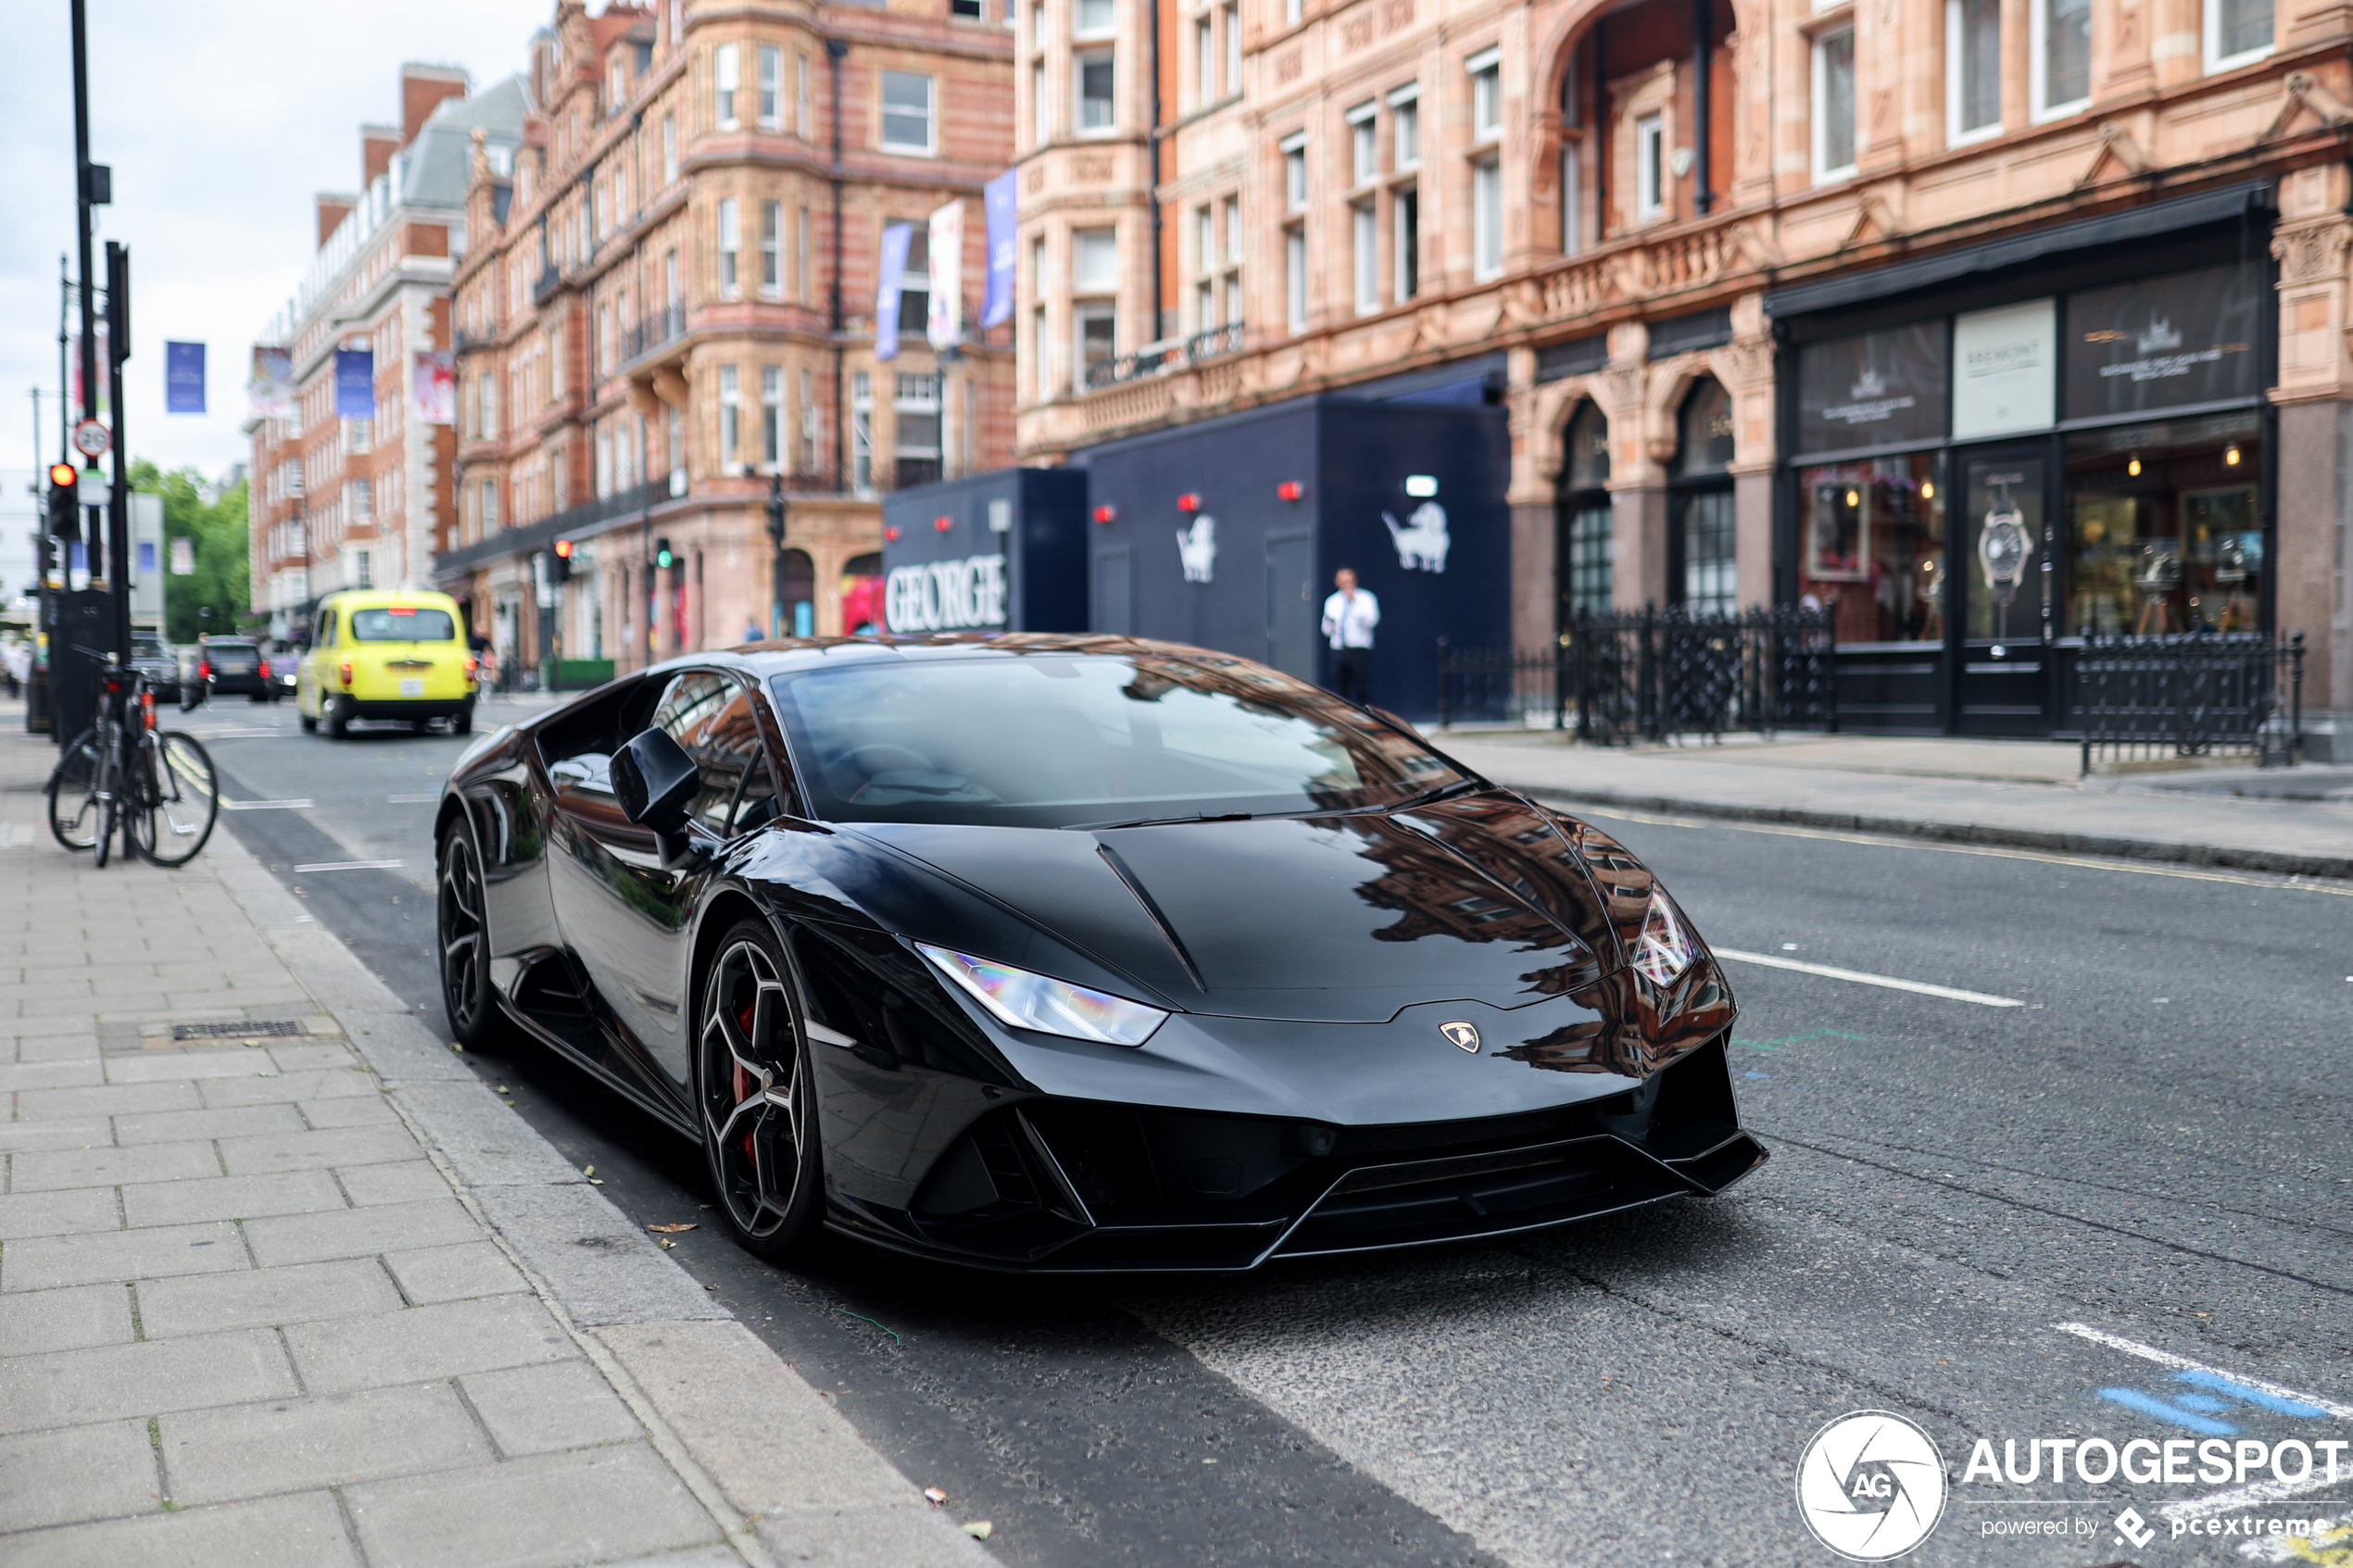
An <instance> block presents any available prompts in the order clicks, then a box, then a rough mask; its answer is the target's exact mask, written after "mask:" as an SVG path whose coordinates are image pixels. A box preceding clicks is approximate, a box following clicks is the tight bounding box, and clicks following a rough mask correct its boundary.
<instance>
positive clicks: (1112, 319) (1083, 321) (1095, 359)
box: [1071, 299, 1119, 392]
mask: <svg viewBox="0 0 2353 1568" xmlns="http://www.w3.org/2000/svg"><path fill="white" fill-rule="evenodd" d="M1071 340H1072V345H1073V347H1074V348H1075V349H1076V354H1075V355H1074V358H1075V359H1076V366H1075V369H1076V372H1077V373H1076V382H1077V386H1078V390H1079V391H1081V392H1084V391H1086V390H1087V389H1088V387H1090V386H1101V385H1104V384H1106V383H1108V382H1109V381H1110V379H1111V364H1112V361H1113V360H1114V358H1118V355H1119V307H1118V306H1117V305H1115V304H1114V303H1113V302H1112V301H1110V300H1108V299H1094V300H1087V301H1084V302H1082V303H1081V304H1079V305H1076V306H1075V307H1072V309H1071Z"/></svg>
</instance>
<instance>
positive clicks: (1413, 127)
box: [1389, 87, 1422, 171]
mask: <svg viewBox="0 0 2353 1568" xmlns="http://www.w3.org/2000/svg"><path fill="white" fill-rule="evenodd" d="M1389 131H1390V141H1391V142H1392V143H1393V144H1394V151H1395V167H1396V168H1397V169H1399V170H1400V171H1403V170H1404V169H1419V168H1420V167H1421V163H1422V103H1421V89H1420V88H1419V87H1400V88H1399V89H1398V90H1397V91H1396V92H1394V93H1391V94H1390V95H1389Z"/></svg>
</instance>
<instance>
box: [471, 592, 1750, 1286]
mask: <svg viewBox="0 0 2353 1568" xmlns="http://www.w3.org/2000/svg"><path fill="white" fill-rule="evenodd" d="M435 834H436V838H437V849H438V855H439V860H438V865H439V900H438V903H439V908H438V936H439V941H440V948H441V976H442V986H443V993H444V1000H445V1002H446V1004H447V1009H448V1012H449V1019H450V1022H451V1025H452V1027H453V1028H454V1030H455V1031H456V1034H457V1035H458V1038H459V1039H460V1040H461V1041H463V1042H465V1043H466V1044H467V1045H469V1046H479V1045H483V1044H486V1043H488V1042H489V1040H490V1039H491V1037H492V1036H493V1035H495V1034H496V1032H497V1030H498V1029H500V1028H501V1027H504V1026H505V1021H507V1020H511V1021H512V1022H514V1023H516V1024H520V1025H521V1026H522V1028H523V1029H525V1030H527V1031H528V1032H529V1033H530V1034H531V1035H534V1036H535V1037H536V1038H537V1039H539V1040H540V1041H542V1042H544V1043H545V1044H547V1046H550V1047H554V1048H555V1049H556V1050H557V1051H559V1052H560V1053H562V1054H563V1055H565V1056H567V1057H569V1058H571V1059H572V1060H575V1061H577V1062H578V1063H580V1064H581V1065H583V1066H585V1067H586V1068H587V1069H589V1070H590V1071H591V1072H592V1073H596V1074H598V1076H599V1077H600V1078H601V1079H602V1080H603V1081H604V1082H605V1083H606V1084H608V1085H610V1086H611V1087H612V1088H614V1089H617V1090H618V1091H620V1092H621V1093H622V1094H623V1095H625V1096H627V1097H628V1098H631V1099H633V1100H635V1102H636V1103H637V1104H638V1105H640V1106H642V1107H644V1108H645V1109H646V1110H648V1111H650V1112H651V1113H652V1114H653V1115H654V1116H656V1117H658V1118H659V1119H661V1121H663V1122H666V1123H670V1124H671V1125H672V1126H673V1127H674V1128H675V1129H676V1130H677V1131H678V1132H679V1133H681V1134H683V1135H686V1136H687V1137H689V1138H693V1139H695V1140H697V1141H698V1142H699V1143H700V1144H701V1145H702V1148H703V1149H704V1151H705V1153H706V1156H707V1158H708V1160H709V1163H710V1169H711V1181H712V1184H713V1185H714V1186H715V1188H716V1189H717V1192H718V1195H719V1198H720V1207H721V1209H722V1210H723V1211H724V1213H725V1214H726V1216H727V1220H728V1222H729V1223H730V1225H731V1226H732V1228H733V1230H734V1232H735V1234H736V1237H737V1238H738V1239H739V1240H740V1241H741V1242H742V1243H743V1245H744V1246H746V1247H747V1248H750V1249H751V1250H752V1251H754V1252H757V1253H761V1254H763V1255H786V1254H789V1253H791V1252H793V1251H794V1250H795V1249H797V1248H803V1247H805V1245H806V1244H807V1243H808V1242H809V1241H810V1239H811V1238H812V1236H814V1235H815V1234H816V1232H817V1231H818V1230H819V1229H820V1228H821V1227H831V1228H833V1229H834V1230H837V1231H840V1232H843V1233H846V1234H849V1235H850V1236H859V1237H862V1238H864V1239H865V1240H867V1241H870V1242H873V1243H875V1244H876V1245H879V1246H883V1247H887V1248H897V1249H900V1250H901V1251H906V1252H912V1253H918V1254H922V1255H925V1256H928V1257H933V1258H938V1259H945V1260H952V1261H961V1262H965V1263H971V1264H977V1265H981V1266H985V1267H992V1268H1000V1269H1018V1270H1032V1271H1078V1270H1087V1271H1113V1270H1168V1269H1196V1270H1232V1269H1248V1268H1252V1267H1254V1266H1256V1265H1257V1264H1259V1263H1262V1262H1264V1261H1266V1260H1267V1259H1269V1258H1296V1257H1309V1256H1315V1255H1317V1254H1324V1253H1335V1252H1349V1251H1356V1250H1361V1249H1367V1248H1389V1247H1401V1246H1410V1245H1415V1244H1419V1243H1428V1242H1438V1241H1446V1240H1453V1239H1457V1238H1463V1237H1475V1236H1498V1235H1502V1234H1504V1233H1507V1232H1512V1231H1519V1230H1526V1229H1530V1228H1533V1227H1536V1226H1541V1225H1551V1224H1557V1223H1561V1222H1564V1221H1567V1220H1575V1219H1582V1218H1586V1217H1590V1216H1592V1215H1596V1214H1603V1213H1607V1212H1610V1211H1612V1210H1619V1209H1624V1208H1627V1207H1629V1206H1631V1205H1634V1204H1639V1203H1647V1202H1651V1201H1653V1200H1655V1199H1658V1198H1670V1197H1674V1196H1677V1195H1679V1194H1700V1195H1706V1194H1713V1193H1718V1192H1721V1191H1722V1190H1723V1189H1724V1188H1725V1187H1727V1186H1729V1185H1731V1184H1732V1183H1733V1182H1735V1181H1737V1180H1738V1179H1740V1177H1742V1176H1743V1175H1745V1174H1746V1173H1748V1172H1750V1171H1752V1170H1754V1169H1755V1167H1756V1166H1757V1165H1758V1164H1759V1163H1761V1162H1762V1161H1763V1160H1764V1159H1765V1157H1766V1151H1765V1149H1764V1148H1763V1147H1762V1146H1760V1145H1759V1144H1758V1143H1757V1142H1756V1140H1755V1138H1753V1137H1751V1136H1750V1135H1748V1134H1746V1133H1744V1132H1743V1131H1741V1129H1740V1127H1739V1124H1738V1115H1737V1112H1736V1110H1735V1109H1734V1105H1733V1098H1732V1089H1731V1082H1730V1073H1729V1071H1728V1068H1727V1065H1726V1056H1725V1050H1726V1043H1727V1039H1728V1036H1729V1035H1730V1031H1731V1025H1732V1017H1733V1005H1732V994H1731V990H1730V987H1729V986H1728V985H1726V984H1725V981H1724V976H1723V974H1722V973H1721V972H1720V971H1719V970H1718V968H1717V964H1716V960H1715V959H1714V957H1713V956H1712V955H1711V954H1710V953H1709V952H1708V950H1707V948H1706V947H1705V945H1704V944H1702V943H1701V941H1700V939H1699V938H1698V936H1697V935H1695V934H1694V933H1693V932H1692V928H1691V926H1690V924H1689V922H1687V921H1686V920H1685V919H1684V917H1683V915H1682V912H1681V911H1680V909H1678V908H1677V907H1676V905H1675V902H1674V900H1673V899H1671V898H1670V897H1667V893H1666V891H1665V890H1664V889H1663V888H1661V887H1660V886H1659V885H1658V883H1657V881H1656V879H1655V878H1654V877H1653V876H1652V874H1651V873H1650V872H1649V871H1648V870H1647V869H1646V868H1645V867H1644V866H1643V865H1642V862H1641V861H1640V860H1639V859H1636V858H1635V857H1634V856H1632V855H1631V854H1629V853H1628V852H1627V850H1626V849H1625V848H1624V847H1622V846H1620V845H1618V844H1617V843H1616V842H1615V841H1613V840H1612V839H1610V838H1609V837H1607V836H1606V835H1604V834H1601V833H1599V832H1597V831H1595V830H1594V829H1593V828H1592V827H1591V826H1589V825H1587V824H1586V823H1584V822H1579V821H1578V820H1576V819H1575V818H1573V817H1568V816H1564V815H1562V814H1560V813H1558V812H1555V811H1553V810H1549V809H1545V808H1544V807H1541V806H1539V805H1536V804H1534V803H1533V802H1531V801H1529V800H1528V799H1526V798H1524V797H1521V796H1519V795H1516V794H1514V793H1512V792H1511V791H1509V790H1506V789H1500V788H1497V787H1495V786H1494V785H1492V784H1489V783H1488V782H1487V781H1485V780H1484V779H1481V778H1479V777H1478V776H1477V775H1476V774H1474V773H1472V772H1471V771H1468V770H1467V769H1466V768H1464V767H1462V766H1461V765H1460V764H1458V763H1456V762H1453V761H1452V760H1450V759H1448V758H1446V757H1445V756H1444V755H1443V754H1441V753H1440V752H1438V751H1436V750H1434V749H1432V748H1431V747H1430V746H1429V745H1428V743H1427V742H1426V741H1424V740H1423V739H1422V738H1421V736H1419V735H1418V734H1416V733H1415V731H1414V730H1413V729H1412V727H1411V726H1409V725H1407V724H1406V723H1404V722H1403V721H1400V720H1396V719H1394V718H1391V717H1390V716H1389V715H1386V714H1383V713H1381V712H1379V711H1378V710H1373V709H1363V708H1359V707H1356V706H1354V705H1353V704H1350V703H1346V702H1343V701H1341V700H1340V699H1339V698H1337V697H1334V696H1331V695H1329V694H1328V693H1326V692H1323V691H1320V690H1318V689H1316V688H1315V687H1314V686H1311V685H1308V684H1304V683H1302V682H1301V681H1298V680H1295V679H1293V678H1292V677H1290V676H1289V675H1285V674H1283V673H1281V672H1279V671H1275V670H1271V669H1269V668H1267V667H1265V666H1264V665H1260V664H1255V663H1252V661H1250V660H1248V659H1238V658H1235V657H1233V656H1231V655H1227V654H1220V653H1211V652H1207V651H1204V650H1202V649H1199V648H1191V647H1183V646H1175V645H1172V644H1165V643H1152V642H1142V641H1137V640H1133V639H1129V638H1124V637H1112V636H1091V635H1069V636H1046V635H1013V636H996V637H987V638H925V639H912V638H908V639H894V638H882V639H875V638H855V639H852V638H837V639H824V638H818V639H802V640H794V641H785V642H774V643H763V644H754V645H751V646H747V647H743V648H738V649H736V650H733V651H731V652H724V653H711V654H696V655H690V656H686V657H683V658H679V659H673V660H671V661H670V662H668V663H665V664H661V665H659V666H657V667H655V668H654V669H652V670H650V671H645V672H643V673H641V674H636V675H631V676H627V677H624V678H623V679H621V680H619V681H616V682H613V683H612V684H609V685H606V686H604V687H601V688H600V689H598V690H597V691H594V692H590V693H588V694H586V695H585V696H581V697H579V698H577V699H575V700H573V701H572V702H570V703H567V704H565V705H564V706H562V707H560V708H558V709H553V710H551V711H549V712H548V713H547V714H545V715H544V716H542V717H539V718H537V719H535V720H533V721H530V722H528V723H523V724H518V725H514V726H511V727H510V728H507V729H504V730H500V731H498V732H497V733H496V734H489V735H485V736H484V737H483V738H482V739H481V740H479V741H477V742H476V743H475V744H474V746H472V748H471V749H469V750H468V751H467V752H466V754H465V755H464V757H463V758H462V759H460V760H459V764H458V766H457V767H456V768H455V769H454V770H453V771H452V772H451V775H450V779H449V782H448V784H447V787H446V789H445V791H444V793H443V797H442V800H441V804H440V808H439V812H438V818H437V824H436V828H435Z"/></svg>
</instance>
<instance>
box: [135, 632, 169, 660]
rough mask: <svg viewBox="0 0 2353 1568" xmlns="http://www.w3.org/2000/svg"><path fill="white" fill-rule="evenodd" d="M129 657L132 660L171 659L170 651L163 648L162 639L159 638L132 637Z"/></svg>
mask: <svg viewBox="0 0 2353 1568" xmlns="http://www.w3.org/2000/svg"><path fill="white" fill-rule="evenodd" d="M131 657H132V658H133V659H170V657H171V650H170V648H168V647H166V646H163V639H162V638H160V637H133V638H132V639H131Z"/></svg>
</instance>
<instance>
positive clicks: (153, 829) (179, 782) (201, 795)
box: [130, 730, 220, 866]
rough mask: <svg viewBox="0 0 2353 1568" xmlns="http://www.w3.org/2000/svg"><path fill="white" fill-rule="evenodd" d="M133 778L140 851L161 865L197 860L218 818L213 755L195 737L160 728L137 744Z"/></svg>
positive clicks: (133, 818)
mask: <svg viewBox="0 0 2353 1568" xmlns="http://www.w3.org/2000/svg"><path fill="white" fill-rule="evenodd" d="M133 777H134V778H135V780H136V781H137V782H136V785H135V787H136V788H137V790H138V793H139V798H138V800H137V801H136V802H135V803H134V804H132V808H131V824H130V825H131V840H132V844H134V845H135V846H137V847H138V850H139V853H140V854H141V855H143V856H145V858H146V859H150V860H152V861H154V862H155V863H156V864H157V865H158V866H184V865H186V864H187V863H188V862H189V861H191V860H193V859H195V858H196V855H197V853H198V852H199V851H201V850H202V849H203V848H204V847H205V844H206V842H207V841H208V840H209V839H210V838H211V837H212V825H213V823H215V822H218V821H220V776H219V775H218V774H216V773H215V772H214V771H212V758H211V757H210V756H209V755H208V754H207V753H206V751H205V748H204V747H203V746H199V745H197V744H196V742H195V737H194V736H191V735H183V734H181V733H180V732H179V731H177V730H159V731H157V732H155V733H153V734H150V735H149V736H148V737H147V740H146V742H145V744H144V745H142V746H140V747H139V765H138V767H137V769H136V770H135V771H134V773H133Z"/></svg>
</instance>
